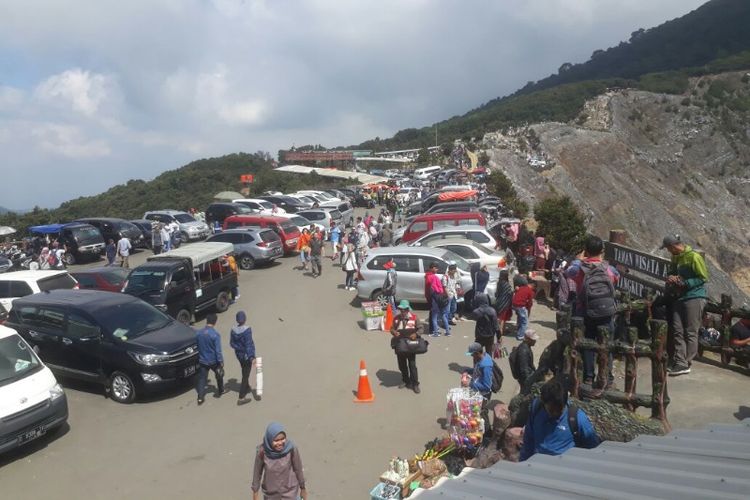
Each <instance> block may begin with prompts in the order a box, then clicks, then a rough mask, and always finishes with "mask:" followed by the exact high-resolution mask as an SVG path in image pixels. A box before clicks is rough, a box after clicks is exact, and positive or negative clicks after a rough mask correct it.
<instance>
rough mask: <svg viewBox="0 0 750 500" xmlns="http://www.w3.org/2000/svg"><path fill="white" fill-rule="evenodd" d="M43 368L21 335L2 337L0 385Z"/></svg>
mask: <svg viewBox="0 0 750 500" xmlns="http://www.w3.org/2000/svg"><path fill="white" fill-rule="evenodd" d="M41 368H42V364H41V363H40V362H39V358H37V357H36V355H35V354H34V352H33V351H32V349H31V348H30V347H29V345H28V344H27V343H26V342H24V340H23V339H22V338H21V337H20V336H19V335H10V336H8V337H5V338H3V339H0V386H3V385H6V384H10V383H13V382H15V381H16V380H20V379H22V378H23V377H25V376H26V375H28V374H31V373H33V372H35V371H37V370H40V369H41Z"/></svg>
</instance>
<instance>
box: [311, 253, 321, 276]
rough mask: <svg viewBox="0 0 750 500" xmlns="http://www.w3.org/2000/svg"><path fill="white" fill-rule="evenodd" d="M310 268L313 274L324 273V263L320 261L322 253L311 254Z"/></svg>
mask: <svg viewBox="0 0 750 500" xmlns="http://www.w3.org/2000/svg"><path fill="white" fill-rule="evenodd" d="M310 269H311V270H312V272H313V274H317V275H318V276H320V275H321V274H322V273H323V265H322V264H321V262H320V255H311V256H310Z"/></svg>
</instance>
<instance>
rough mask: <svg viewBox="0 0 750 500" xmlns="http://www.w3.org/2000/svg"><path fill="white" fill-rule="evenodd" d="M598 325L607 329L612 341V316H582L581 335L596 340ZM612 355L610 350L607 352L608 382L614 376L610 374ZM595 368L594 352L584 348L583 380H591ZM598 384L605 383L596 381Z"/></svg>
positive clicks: (610, 381)
mask: <svg viewBox="0 0 750 500" xmlns="http://www.w3.org/2000/svg"><path fill="white" fill-rule="evenodd" d="M600 326H606V327H607V328H608V329H609V340H610V342H614V340H615V338H614V334H615V319H614V317H610V318H597V319H592V318H587V317H584V318H583V327H584V333H583V336H584V337H585V338H587V339H591V340H594V341H596V339H597V337H598V335H599V333H598V332H599V327H600ZM613 360H614V358H613V356H612V353H611V352H610V354H609V373H608V374H607V376H608V380H607V382H608V383H612V381H614V376H613V375H612V363H613ZM595 369H596V352H594V351H592V350H590V349H586V350H585V351H583V380H584V381H585V380H586V379H589V380H593V379H594V372H595ZM598 382H599V383H600V384H603V385H606V383H605V382H604V381H603V380H599V381H598Z"/></svg>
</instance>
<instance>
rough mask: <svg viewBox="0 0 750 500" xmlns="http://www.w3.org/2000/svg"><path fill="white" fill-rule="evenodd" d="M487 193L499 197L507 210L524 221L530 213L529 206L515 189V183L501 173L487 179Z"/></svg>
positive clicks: (493, 173) (495, 173)
mask: <svg viewBox="0 0 750 500" xmlns="http://www.w3.org/2000/svg"><path fill="white" fill-rule="evenodd" d="M486 183H487V192H488V193H489V194H491V195H494V196H497V197H498V198H500V199H501V200H502V201H503V205H505V208H507V209H509V210H511V211H512V212H513V215H514V216H516V217H518V218H521V219H523V218H524V217H526V215H527V214H528V213H529V205H528V204H527V203H526V202H525V201H523V200H521V199H520V198H519V197H518V193H516V189H515V188H514V187H513V183H512V182H511V180H510V179H508V176H507V175H505V174H504V173H502V172H500V171H493V172H492V175H490V176H489V177H487V181H486Z"/></svg>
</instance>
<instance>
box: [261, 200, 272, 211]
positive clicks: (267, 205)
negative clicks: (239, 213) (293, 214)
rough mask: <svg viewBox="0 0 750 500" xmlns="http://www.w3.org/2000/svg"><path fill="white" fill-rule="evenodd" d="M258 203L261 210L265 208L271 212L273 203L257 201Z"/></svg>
mask: <svg viewBox="0 0 750 500" xmlns="http://www.w3.org/2000/svg"><path fill="white" fill-rule="evenodd" d="M258 203H259V204H260V206H262V207H263V208H267V209H268V210H273V203H271V202H270V201H259V202H258Z"/></svg>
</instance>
